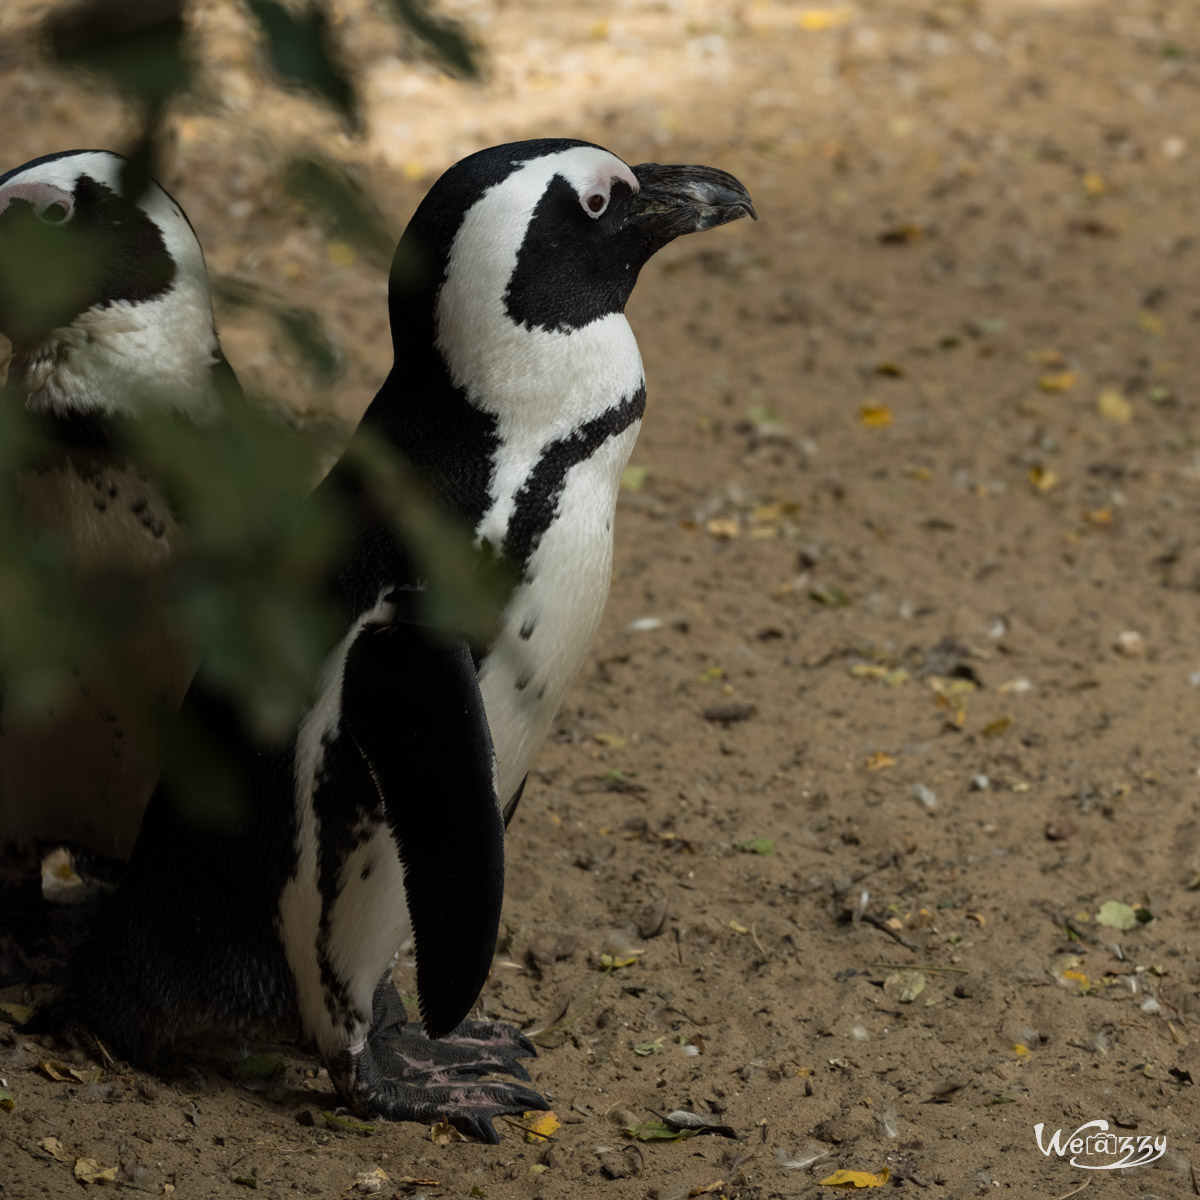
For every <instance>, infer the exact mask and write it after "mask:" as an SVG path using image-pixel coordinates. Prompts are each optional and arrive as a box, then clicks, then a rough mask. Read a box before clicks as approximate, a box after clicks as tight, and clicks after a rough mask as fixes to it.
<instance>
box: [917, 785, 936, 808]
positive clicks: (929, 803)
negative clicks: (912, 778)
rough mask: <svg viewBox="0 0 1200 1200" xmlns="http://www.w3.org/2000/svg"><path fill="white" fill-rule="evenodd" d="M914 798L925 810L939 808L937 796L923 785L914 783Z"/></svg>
mask: <svg viewBox="0 0 1200 1200" xmlns="http://www.w3.org/2000/svg"><path fill="white" fill-rule="evenodd" d="M912 796H913V799H914V800H916V801H917V802H918V803H919V804H920V805H921V806H922V807H923V808H928V809H934V808H937V794H936V793H935V792H933V791H931V790H930V789H929V788H927V787H926V786H925V785H924V784H923V783H914V784H913V785H912Z"/></svg>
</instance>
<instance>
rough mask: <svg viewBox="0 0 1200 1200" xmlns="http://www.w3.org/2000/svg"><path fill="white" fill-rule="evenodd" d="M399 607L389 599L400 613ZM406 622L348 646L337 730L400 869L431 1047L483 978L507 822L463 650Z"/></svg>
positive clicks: (378, 628) (500, 889) (369, 629)
mask: <svg viewBox="0 0 1200 1200" xmlns="http://www.w3.org/2000/svg"><path fill="white" fill-rule="evenodd" d="M404 599H405V594H404V593H400V594H399V595H398V596H397V597H396V600H397V603H398V604H399V605H401V606H403V605H404ZM404 615H405V614H404V613H403V612H402V613H401V614H400V616H399V619H398V620H397V621H396V622H395V623H392V624H386V625H384V624H373V625H368V626H366V627H365V628H364V629H363V631H362V633H360V634H359V636H358V637H357V638H356V639H355V641H354V644H353V645H352V646H351V648H350V651H349V653H348V654H347V657H346V665H345V670H344V674H343V682H342V720H343V722H344V725H345V727H346V729H347V730H348V732H349V733H350V735H351V737H352V738H353V739H354V742H355V744H356V745H357V747H358V749H359V751H360V753H361V754H362V756H363V759H364V760H365V761H366V763H367V765H368V766H369V768H370V770H371V774H372V776H373V777H374V780H375V785H376V787H377V789H378V791H379V795H380V798H381V799H382V801H383V803H384V808H385V810H386V816H387V822H388V825H389V827H390V829H391V833H392V838H393V840H394V841H395V843H396V848H397V852H398V854H399V856H400V861H401V862H402V863H403V864H404V872H405V890H406V892H407V899H408V910H409V916H410V917H411V919H412V929H413V940H414V942H415V945H416V955H417V991H418V995H419V997H420V1002H421V1015H422V1018H423V1021H424V1025H425V1030H426V1032H427V1033H428V1034H429V1036H430V1037H442V1036H444V1035H446V1034H448V1033H449V1032H450V1031H451V1030H452V1029H454V1028H455V1026H457V1025H458V1024H460V1022H461V1021H462V1020H463V1018H465V1017H466V1015H467V1013H468V1012H469V1011H470V1009H471V1006H472V1005H473V1004H474V1003H475V1001H476V1000H477V999H478V998H479V993H480V991H481V990H482V988H483V984H484V982H485V980H486V979H487V976H488V972H489V971H490V970H491V966H492V958H493V956H494V954H495V950H496V937H497V934H498V932H499V929H500V905H501V901H502V900H503V896H504V822H503V820H502V818H501V814H500V805H499V803H498V802H497V799H496V787H495V775H494V755H493V751H492V739H491V734H490V733H489V732H488V724H487V717H486V715H485V713H484V708H483V699H482V697H481V696H480V694H479V684H478V681H477V678H476V673H475V666H474V663H473V662H472V659H471V652H470V649H469V648H468V646H467V645H466V643H465V642H462V641H452V640H449V639H448V638H446V637H445V636H444V635H442V634H441V633H440V632H439V631H437V630H434V629H430V628H427V627H423V626H421V625H417V624H413V623H409V622H407V621H405V620H404Z"/></svg>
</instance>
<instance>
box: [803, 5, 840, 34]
mask: <svg viewBox="0 0 1200 1200" xmlns="http://www.w3.org/2000/svg"><path fill="white" fill-rule="evenodd" d="M853 17H854V12H853V10H852V9H849V8H802V9H801V10H800V11H799V12H798V13H797V14H796V24H797V25H798V26H799V27H800V28H801V29H803V30H804V31H805V32H806V33H821V32H823V31H824V30H826V29H836V28H837V27H838V26H839V25H845V24H847V23H848V22H849V21H851V20H852V19H853Z"/></svg>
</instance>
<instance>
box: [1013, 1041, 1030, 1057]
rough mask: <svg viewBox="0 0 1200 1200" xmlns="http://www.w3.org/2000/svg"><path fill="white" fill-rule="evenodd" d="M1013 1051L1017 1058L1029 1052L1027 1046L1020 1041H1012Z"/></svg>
mask: <svg viewBox="0 0 1200 1200" xmlns="http://www.w3.org/2000/svg"><path fill="white" fill-rule="evenodd" d="M1013 1053H1014V1054H1015V1055H1016V1056H1017V1057H1018V1058H1024V1057H1025V1056H1026V1055H1027V1054H1028V1053H1029V1047H1028V1046H1023V1045H1022V1044H1021V1043H1020V1042H1013Z"/></svg>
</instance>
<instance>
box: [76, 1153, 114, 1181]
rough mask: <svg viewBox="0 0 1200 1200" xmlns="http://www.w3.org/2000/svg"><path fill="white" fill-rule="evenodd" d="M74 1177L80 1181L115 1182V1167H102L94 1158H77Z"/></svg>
mask: <svg viewBox="0 0 1200 1200" xmlns="http://www.w3.org/2000/svg"><path fill="white" fill-rule="evenodd" d="M75 1178H76V1179H78V1180H79V1182H80V1183H116V1182H117V1168H116V1167H102V1166H101V1165H100V1164H99V1162H97V1161H96V1159H94V1158H77V1159H76V1160H75Z"/></svg>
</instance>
